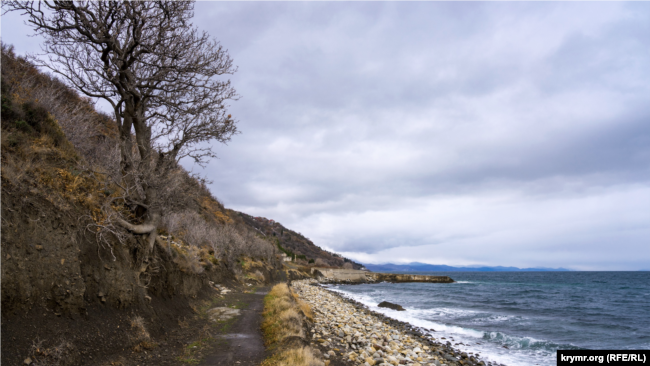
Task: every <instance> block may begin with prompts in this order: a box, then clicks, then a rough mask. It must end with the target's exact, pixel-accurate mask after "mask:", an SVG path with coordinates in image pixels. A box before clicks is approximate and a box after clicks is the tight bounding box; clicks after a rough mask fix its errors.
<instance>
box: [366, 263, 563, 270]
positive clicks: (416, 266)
mask: <svg viewBox="0 0 650 366" xmlns="http://www.w3.org/2000/svg"><path fill="white" fill-rule="evenodd" d="M364 266H365V267H366V268H367V269H369V270H371V271H373V272H393V271H398V272H542V271H543V272H549V271H571V270H570V269H566V268H517V267H502V266H496V267H484V266H469V267H453V266H447V265H444V264H427V263H420V262H412V263H407V264H393V263H384V264H364Z"/></svg>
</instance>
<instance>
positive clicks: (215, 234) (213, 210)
mask: <svg viewBox="0 0 650 366" xmlns="http://www.w3.org/2000/svg"><path fill="white" fill-rule="evenodd" d="M117 138H118V133H117V130H116V128H115V124H114V122H113V120H112V118H111V117H109V116H107V115H105V114H103V113H100V112H97V111H96V110H95V108H94V106H93V104H92V103H91V101H90V100H89V99H87V98H82V97H79V96H78V95H77V93H75V92H74V91H72V90H71V89H69V88H68V87H67V86H65V85H64V84H63V83H62V82H60V81H59V80H57V79H56V78H53V77H51V76H48V75H45V74H42V73H40V72H39V71H38V70H37V69H36V68H35V67H34V66H33V65H32V64H31V63H30V62H28V61H26V60H25V59H23V58H20V57H18V56H16V55H15V54H14V52H13V49H12V48H11V47H7V46H6V45H4V44H3V45H2V181H3V183H10V184H12V185H14V186H17V187H18V186H21V187H25V186H26V187H31V188H30V189H31V191H32V192H33V193H36V194H39V195H42V196H44V197H45V198H46V199H47V200H49V201H51V202H52V203H54V204H55V205H56V206H57V207H59V208H60V209H61V210H66V209H68V208H70V207H71V205H81V206H83V207H85V209H86V210H87V213H88V214H87V215H85V216H84V217H82V218H80V219H81V220H82V222H84V223H85V224H84V225H85V227H86V228H87V229H88V230H89V232H90V233H92V234H94V235H96V237H97V241H98V244H100V245H102V246H104V247H111V248H112V247H113V246H114V245H117V244H118V243H124V242H125V238H126V237H127V236H128V235H129V233H128V231H127V230H126V229H125V228H123V227H122V226H121V225H119V222H118V221H119V219H120V218H127V219H128V220H129V221H131V222H136V223H137V222H139V221H138V220H143V219H142V217H139V216H138V215H139V214H138V208H137V207H136V206H132V205H129V202H128V200H127V196H129V195H130V194H131V193H132V192H128V187H125V186H121V185H120V184H119V182H120V178H121V175H120V171H119V170H120V167H119V159H120V155H119V149H118V146H117ZM155 185H156V186H157V190H158V195H159V197H161V198H162V199H161V200H162V201H164V205H163V207H162V208H163V211H162V212H163V216H162V219H161V223H162V225H161V227H160V230H159V233H160V234H164V235H166V236H164V237H163V238H164V239H163V240H158V244H159V245H160V246H161V247H162V248H163V249H165V250H166V251H167V252H168V253H169V254H171V255H173V256H174V262H175V263H176V264H177V265H178V266H179V267H180V268H181V270H183V271H187V272H192V273H201V272H203V271H204V270H205V269H208V268H210V267H211V266H213V265H216V264H217V263H219V261H225V262H227V263H230V264H233V265H234V264H236V263H237V262H239V261H240V260H241V258H242V257H244V256H246V257H250V258H259V259H263V260H265V261H267V262H271V261H273V260H274V258H275V254H276V253H277V249H276V247H275V245H273V244H271V243H269V241H268V240H265V239H263V238H261V235H259V234H258V233H255V232H254V231H253V230H252V229H250V228H248V227H246V226H245V225H242V224H241V223H239V224H237V223H236V222H235V220H233V218H231V217H230V215H229V213H228V211H227V210H226V209H225V208H224V207H223V205H222V204H221V203H220V202H219V201H218V200H216V199H215V198H214V197H212V195H211V194H210V192H209V191H208V189H207V187H206V185H205V181H203V180H201V179H198V178H196V177H194V176H191V175H190V174H189V173H188V172H187V171H185V170H184V169H183V168H182V167H180V166H177V167H175V168H173V169H170V170H169V171H168V174H166V175H165V176H164V177H159V178H158V179H157V180H156V181H155ZM161 239H162V238H161ZM154 261H155V259H154ZM233 267H236V266H233ZM254 276H256V277H259V275H254Z"/></svg>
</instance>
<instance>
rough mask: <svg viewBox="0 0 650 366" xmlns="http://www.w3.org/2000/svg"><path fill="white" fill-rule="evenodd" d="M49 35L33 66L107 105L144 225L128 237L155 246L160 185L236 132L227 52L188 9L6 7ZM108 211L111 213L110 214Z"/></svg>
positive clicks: (175, 4)
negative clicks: (181, 164)
mask: <svg viewBox="0 0 650 366" xmlns="http://www.w3.org/2000/svg"><path fill="white" fill-rule="evenodd" d="M3 7H4V8H5V10H6V11H14V10H17V11H22V12H23V14H24V15H26V16H27V22H28V24H30V25H32V26H33V27H34V29H35V31H36V33H37V34H40V35H42V36H44V38H45V44H44V45H43V47H42V48H43V50H44V52H45V54H44V55H40V56H42V57H40V58H39V57H34V58H33V60H34V62H36V63H37V64H38V65H40V66H44V67H47V68H49V69H50V70H52V71H53V72H54V73H56V74H58V75H60V76H61V77H62V78H63V79H64V80H65V81H66V82H67V83H68V84H70V85H71V86H73V87H74V88H76V89H77V90H79V91H80V92H82V93H83V94H85V95H87V96H89V97H93V98H100V99H103V100H106V101H107V102H108V103H110V105H111V106H112V108H113V111H114V115H115V123H116V125H117V128H118V130H119V133H120V142H119V146H120V171H121V179H120V182H119V184H120V185H121V186H122V188H123V189H124V191H125V192H126V197H127V202H126V204H127V205H128V206H129V208H131V209H132V210H133V212H135V213H136V216H138V220H139V221H131V222H128V221H127V220H125V219H123V218H120V219H118V222H119V223H120V224H121V225H122V226H123V227H125V228H126V229H128V230H130V231H132V232H134V233H137V234H146V235H148V240H149V245H150V246H153V243H154V241H155V238H156V231H157V226H158V223H159V220H160V217H161V214H162V212H161V211H162V210H161V205H162V201H163V198H161V197H160V195H159V191H160V188H161V186H160V184H159V183H160V181H161V180H160V178H161V177H164V176H165V175H166V174H167V172H168V171H170V170H173V169H175V167H176V166H177V163H178V161H179V160H180V159H182V158H185V157H190V158H193V159H194V160H195V161H196V162H197V163H198V164H204V163H205V162H206V161H207V159H208V158H211V157H214V156H215V155H214V151H213V150H212V145H211V144H209V142H211V141H215V140H216V141H218V142H221V143H225V142H227V141H229V140H230V138H231V136H232V135H233V134H235V133H237V128H236V126H235V124H236V121H235V120H233V119H232V118H231V116H230V115H229V114H228V113H227V111H226V108H227V104H226V102H227V101H228V100H236V99H237V98H238V96H237V94H236V91H235V90H234V88H233V87H232V86H231V84H230V81H229V80H223V79H222V78H221V77H220V76H222V75H227V74H232V73H234V72H235V71H236V67H234V66H233V64H232V60H231V58H230V56H229V55H228V52H227V51H226V50H225V49H223V47H222V46H221V45H220V44H219V43H218V42H217V41H215V40H212V39H211V38H210V37H209V35H208V34H207V33H205V32H199V31H198V30H197V29H196V27H195V26H194V25H193V24H192V23H191V21H190V20H191V18H192V16H193V9H194V4H193V2H191V1H27V2H25V1H7V2H3ZM109 206H110V205H108V206H107V207H109Z"/></svg>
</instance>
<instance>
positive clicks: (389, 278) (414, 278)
mask: <svg viewBox="0 0 650 366" xmlns="http://www.w3.org/2000/svg"><path fill="white" fill-rule="evenodd" d="M311 273H312V274H313V275H315V276H316V277H320V278H321V279H322V280H324V281H332V282H351V283H375V282H396V283H397V282H431V283H452V282H454V280H452V279H451V278H449V277H447V276H425V275H415V274H393V273H375V272H368V271H359V270H355V269H332V268H312V269H311Z"/></svg>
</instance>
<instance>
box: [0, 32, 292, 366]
mask: <svg viewBox="0 0 650 366" xmlns="http://www.w3.org/2000/svg"><path fill="white" fill-rule="evenodd" d="M1 80H2V143H1V156H2V176H1V180H2V200H1V210H2V220H1V229H2V240H1V261H2V352H1V357H2V359H1V362H2V364H7V365H19V364H24V363H25V362H26V363H29V362H32V364H33V365H46V364H47V365H86V364H102V363H103V362H104V361H105V362H106V364H110V362H109V361H110V360H111V359H112V357H114V356H115V355H116V354H120V353H125V352H126V353H127V354H129V355H131V353H132V352H135V354H142V355H145V354H146V351H147V350H149V349H154V348H157V347H160V346H161V345H164V344H167V342H169V341H170V338H169V337H170V335H171V334H174V332H177V331H182V330H183V329H186V325H185V324H186V323H187V321H189V320H186V319H191V318H192V317H193V315H194V314H196V309H198V308H199V307H200V304H201V302H202V301H203V300H206V299H209V298H210V297H211V296H214V295H215V294H218V293H219V288H220V286H226V287H230V288H232V287H235V288H236V287H242V286H246V285H256V284H265V283H273V282H277V281H281V280H283V279H285V278H286V275H285V272H284V271H283V267H282V263H281V262H280V260H279V251H278V249H277V246H276V245H275V243H274V242H272V241H271V240H266V239H264V237H263V235H260V234H258V233H256V232H255V231H254V230H253V229H251V228H249V227H248V226H247V225H245V224H244V223H243V222H242V220H240V219H238V218H237V217H232V218H231V217H230V216H229V212H228V211H227V210H226V209H225V208H224V207H223V205H222V204H221V203H220V202H218V201H217V200H216V199H215V198H214V197H212V195H211V194H210V192H209V191H208V190H207V189H206V187H205V186H204V185H203V184H202V182H201V181H199V180H197V179H195V178H193V177H192V176H190V175H189V174H188V173H187V172H186V171H185V170H183V169H182V168H181V167H178V168H177V169H176V170H175V171H174V172H173V173H172V176H171V177H168V178H169V179H170V181H171V182H173V183H174V185H173V186H172V187H171V188H170V189H173V191H171V193H172V194H173V195H175V196H176V197H178V198H177V200H176V201H175V202H174V205H170V206H169V207H167V208H166V210H165V215H164V217H163V219H162V224H163V225H162V228H161V230H159V232H158V234H159V235H160V238H161V240H158V241H157V242H156V245H155V246H154V247H153V249H152V250H151V249H149V246H148V243H147V241H146V240H145V238H143V236H142V235H136V234H132V233H130V232H128V231H127V230H124V229H122V228H121V227H119V226H118V225H115V222H114V221H112V219H111V216H110V212H112V211H111V210H121V211H120V212H122V213H124V214H125V215H132V216H131V217H134V218H135V219H137V216H136V212H135V211H133V210H134V208H133V207H130V206H128V205H127V204H125V202H124V200H121V199H120V197H121V196H123V192H122V191H121V187H120V185H119V184H118V183H119V181H116V177H119V171H116V169H118V167H119V165H118V164H116V162H115V154H114V150H115V145H116V144H115V138H116V134H115V131H114V128H112V120H111V118H110V117H109V116H106V115H103V114H101V113H98V112H97V111H95V109H94V108H93V105H92V104H91V103H90V101H89V100H87V99H84V98H81V97H79V96H78V95H77V94H76V93H75V92H74V91H72V90H70V89H68V88H67V87H66V86H65V85H63V84H62V83H60V82H59V81H58V80H56V79H54V78H52V77H50V76H48V75H44V74H42V73H40V72H39V71H38V70H37V69H36V68H34V67H33V66H32V65H31V64H30V63H29V62H27V61H25V60H24V59H21V58H20V57H17V56H16V55H15V54H14V53H13V52H12V49H11V48H9V47H6V46H5V45H2V79H1ZM107 206H109V207H107ZM145 335H146V337H145ZM196 336H197V337H198V336H199V334H198V333H197V334H196ZM169 346H170V347H171V346H172V345H169ZM173 346H180V347H182V345H173ZM129 357H130V356H129ZM134 357H135V356H134ZM127 358H128V357H127ZM101 360H103V361H101ZM27 361H29V362H27ZM100 361H101V362H100ZM111 362H112V361H111Z"/></svg>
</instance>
